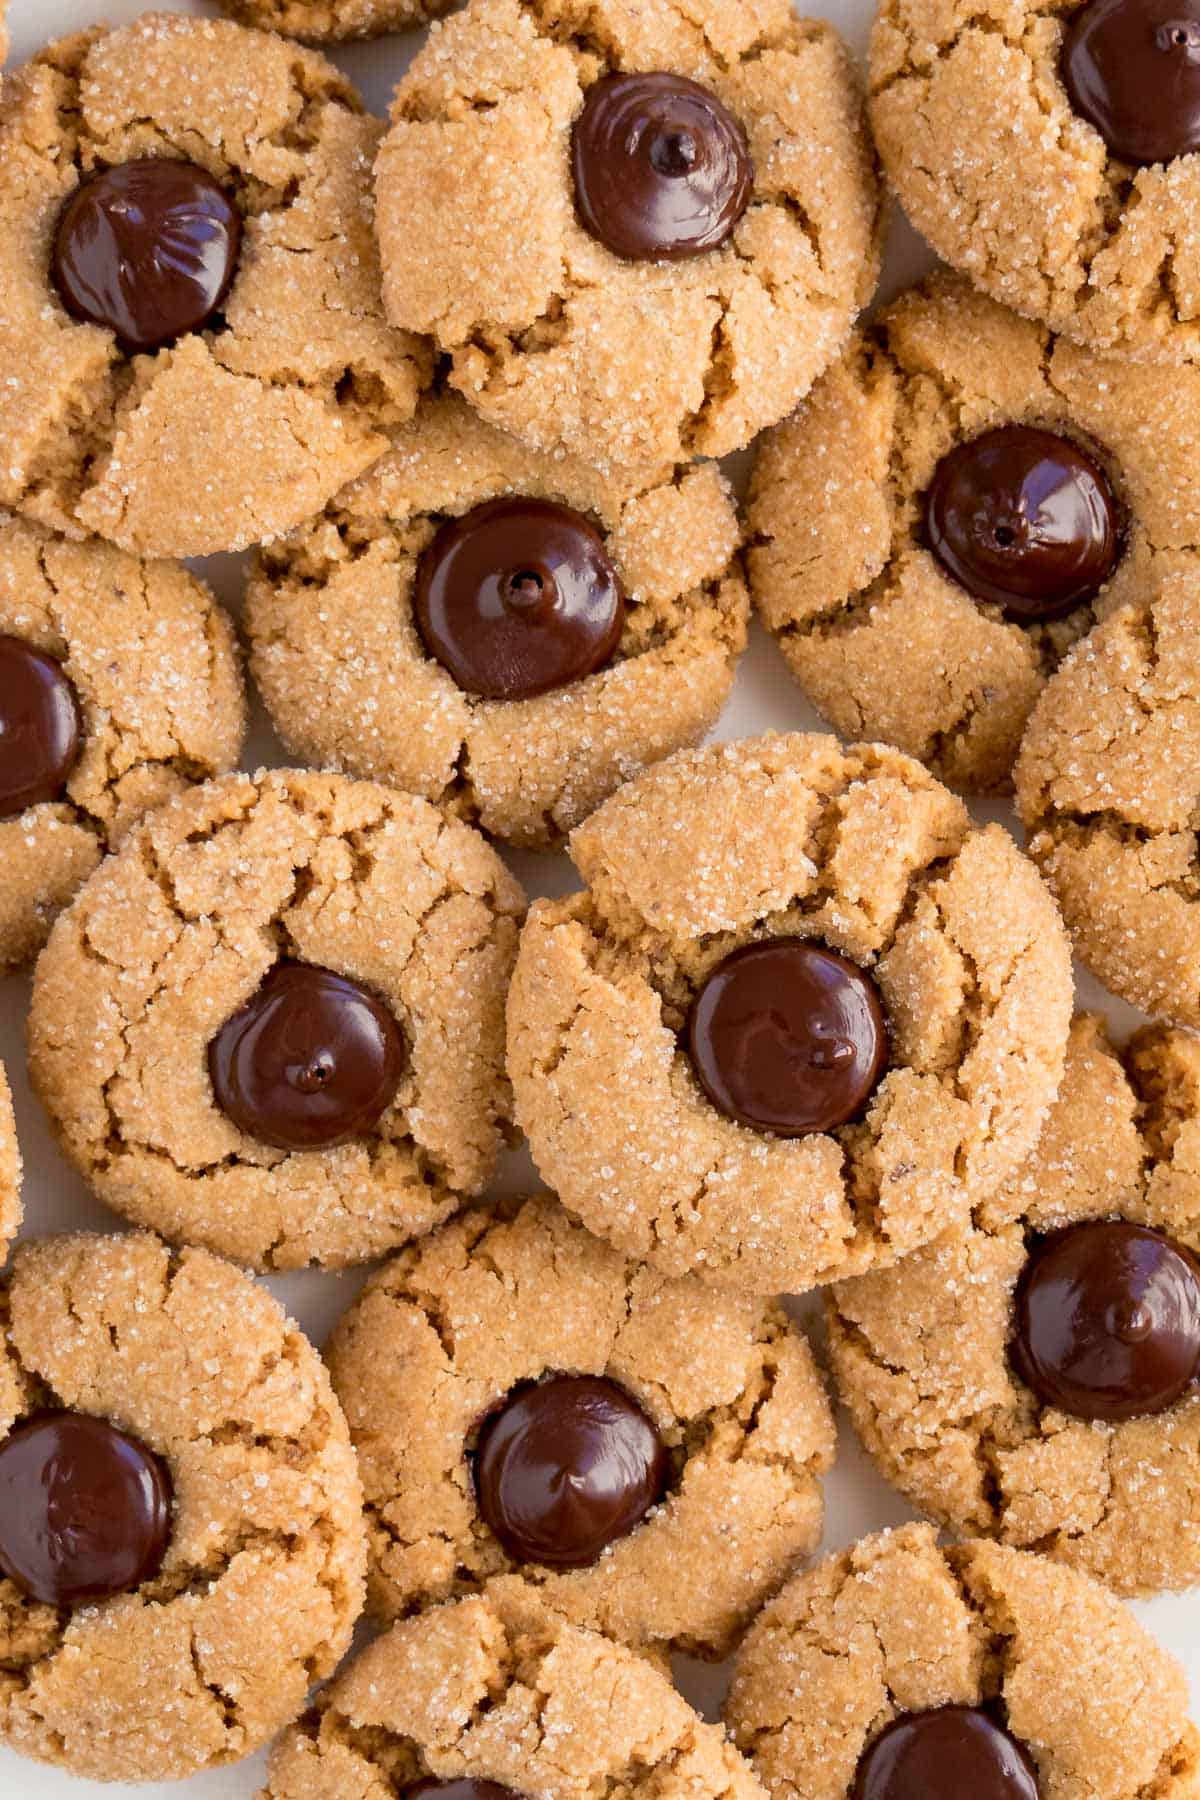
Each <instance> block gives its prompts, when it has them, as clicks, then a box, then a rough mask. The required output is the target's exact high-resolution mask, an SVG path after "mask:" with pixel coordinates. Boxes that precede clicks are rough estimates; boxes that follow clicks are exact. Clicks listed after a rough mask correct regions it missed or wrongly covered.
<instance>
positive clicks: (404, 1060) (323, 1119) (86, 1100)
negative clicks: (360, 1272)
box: [29, 771, 523, 1269]
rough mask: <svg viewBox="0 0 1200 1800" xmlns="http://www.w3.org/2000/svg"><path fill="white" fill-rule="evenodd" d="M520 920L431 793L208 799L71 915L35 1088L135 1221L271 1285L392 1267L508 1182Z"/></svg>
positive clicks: (220, 793)
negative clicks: (507, 1065) (497, 1174)
mask: <svg viewBox="0 0 1200 1800" xmlns="http://www.w3.org/2000/svg"><path fill="white" fill-rule="evenodd" d="M522 909H523V897H522V895H521V891H520V889H519V887H518V885H517V883H516V882H515V881H514V880H513V878H512V877H511V876H510V875H509V874H508V872H507V870H506V869H505V868H504V867H503V865H502V864H501V862H500V860H499V858H498V857H497V856H496V854H495V852H494V851H492V850H491V849H490V848H489V847H488V845H487V844H485V843H484V841H483V839H482V838H481V837H480V836H479V835H478V833H476V832H474V831H472V830H471V829H470V828H469V827H468V826H466V825H462V824H460V823H458V822H457V821H456V820H451V819H447V818H446V817H445V816H444V815H443V814H442V813H440V812H439V811H438V810H437V809H436V808H435V807H432V806H430V805H429V804H428V803H427V802H426V801H424V800H418V799H414V798H413V797H412V796H411V795H407V794H398V793H395V792H393V791H391V790H388V789H385V788H380V787H375V786H372V785H369V784H368V783H366V782H350V781H345V780H343V779H342V778H341V777H339V776H336V775H315V774H303V773H299V772H296V771H282V772H279V771H276V772H272V773H260V774H258V775H255V776H249V775H236V776H231V777H228V778H227V779H225V780H223V781H217V782H213V783H210V784H209V785H208V786H206V787H202V788H198V789H195V790H193V791H192V792H191V793H189V794H187V795H185V796H184V797H183V798H182V799H180V800H178V801H176V802H175V803H174V804H173V805H171V806H169V807H166V808H164V809H162V810H161V811H159V812H157V813H155V814H154V815H153V816H152V817H151V818H150V819H148V820H147V821H146V822H145V823H144V824H143V825H141V826H140V827H138V829H137V830H136V831H134V832H132V833H131V834H130V836H129V837H128V838H127V840H126V842H125V844H124V846H123V847H122V849H121V850H120V852H119V853H118V854H117V855H116V856H115V857H113V858H111V859H110V860H109V861H108V862H107V863H106V864H105V865H104V866H103V867H102V868H101V869H100V870H98V871H97V873H96V874H95V875H94V876H93V877H92V878H91V880H90V881H89V882H88V884H87V886H86V887H85V888H84V890H83V892H82V893H81V894H80V896H79V898H78V900H77V901H76V902H75V903H74V905H73V906H72V907H71V908H70V909H69V910H68V911H67V912H66V913H65V914H64V915H63V916H62V918H60V920H59V921H58V924H57V926H56V927H55V930H54V932H53V934H52V936H51V939H50V943H49V945H48V947H47V949H46V951H45V952H44V954H43V956H42V958H41V961H40V962H39V964H38V970H37V975H36V979H35V982H34V993H33V1005H32V1012H31V1016H30V1024H29V1056H30V1070H31V1074H32V1077H33V1081H34V1084H35V1087H36V1089H37V1091H38V1093H39V1094H40V1096H41V1098H42V1100H43V1102H44V1104H45V1105H46V1107H47V1110H48V1111H49V1113H50V1116H51V1118H52V1120H53V1122H54V1124H55V1126H56V1128H57V1130H58V1134H59V1137H60V1140H61V1142H62V1145H63V1148H64V1150H65V1151H66V1154H67V1155H68V1157H69V1158H70V1159H71V1161H72V1162H73V1163H74V1164H75V1166H76V1168H77V1169H78V1170H79V1171H80V1173H81V1174H82V1175H83V1177H84V1179H85V1180H86V1181H87V1182H88V1183H89V1185H90V1186H91V1187H92V1188H93V1189H94V1190H95V1191H96V1193H97V1194H99V1195H100V1197H101V1198H102V1199H103V1200H105V1201H106V1202H107V1203H108V1204H109V1205H110V1206H113V1207H115V1208H116V1210H117V1211H118V1212H121V1213H123V1214H125V1216H126V1217H127V1218H130V1219H132V1220H133V1221H134V1222H135V1223H136V1224H141V1225H150V1226H153V1227H154V1228H155V1229H158V1230H161V1231H162V1232H163V1233H164V1235H166V1236H167V1237H170V1238H172V1239H181V1240H183V1241H185V1242H191V1243H202V1244H205V1245H206V1246H208V1247H209V1248H211V1249H215V1250H219V1251H223V1252H225V1253H227V1254H229V1255H231V1256H233V1257H234V1258H235V1259H236V1260H238V1261H241V1262H245V1263H249V1264H251V1265H253V1266H255V1267H258V1268H275V1269H283V1268H297V1267H301V1266H303V1265H305V1264H307V1263H318V1264H321V1265H323V1266H326V1267H337V1266H341V1265H344V1264H347V1263H354V1262H363V1261H366V1260H367V1259H368V1258H370V1257H374V1256H380V1255H383V1254H384V1253H385V1252H387V1251H389V1250H394V1249H396V1248H397V1247H398V1246H399V1245H400V1244H402V1243H404V1242H406V1241H407V1240H408V1239H409V1238H411V1237H414V1236H416V1235H418V1234H419V1233H421V1232H424V1231H428V1230H429V1229H430V1228H431V1227H432V1226H434V1225H436V1224H438V1223H440V1221H441V1220H443V1219H444V1218H446V1217H447V1216H448V1215H449V1214H450V1213H452V1212H454V1211H455V1210H456V1209H457V1208H458V1207H459V1206H460V1205H461V1204H462V1202H463V1199H464V1198H465V1197H466V1196H468V1195H471V1194H475V1193H478V1192H479V1191H480V1190H481V1189H482V1188H483V1187H484V1185H485V1184H486V1182H487V1181H488V1179H489V1178H490V1176H491V1173H492V1170H493V1168H494V1165H495V1162H496V1158H497V1156H498V1154H499V1151H500V1148H501V1144H502V1139H503V1133H504V1128H505V1121H506V1119H507V1114H508V1088H507V1083H506V1081H505V1079H504V1073H503V1050H504V996H505V989H506V986H507V983H508V977H509V972H510V970H511V967H512V962H513V957H514V955H515V951H516V938H517V920H518V918H519V917H520V914H521V911H522Z"/></svg>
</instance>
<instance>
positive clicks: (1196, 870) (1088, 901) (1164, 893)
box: [1016, 556, 1200, 1026]
mask: <svg viewBox="0 0 1200 1800" xmlns="http://www.w3.org/2000/svg"><path fill="white" fill-rule="evenodd" d="M1198 765H1200V573H1198V571H1197V568H1196V564H1195V559H1194V557H1190V556H1189V557H1187V558H1183V557H1182V556H1179V557H1174V558H1171V559H1164V560H1163V563H1162V564H1161V566H1160V569H1159V571H1158V573H1157V577H1156V579H1155V581H1154V582H1153V584H1151V585H1150V587H1149V591H1148V592H1146V593H1145V594H1144V595H1143V596H1142V597H1141V598H1140V599H1139V600H1137V601H1130V602H1129V603H1128V604H1127V605H1125V606H1122V607H1121V608H1120V610H1119V611H1117V612H1115V613H1113V614H1112V615H1111V616H1110V617H1109V618H1107V619H1105V621H1104V622H1103V623H1102V624H1101V625H1098V626H1097V627H1096V629H1095V630H1094V631H1093V632H1091V634H1090V635H1089V636H1088V637H1086V638H1085V639H1084V640H1083V642H1082V643H1080V644H1078V645H1077V646H1076V647H1075V649H1074V650H1073V651H1072V653H1071V654H1070V656H1068V658H1067V659H1066V661H1065V662H1064V664H1063V666H1062V668H1061V669H1060V670H1059V671H1058V674H1057V675H1056V676H1055V677H1054V679H1053V681H1051V682H1050V684H1049V686H1048V687H1047V688H1046V690H1045V692H1044V693H1043V695H1042V697H1041V700H1040V701H1039V702H1038V705H1037V707H1036V708H1035V709H1034V712H1033V715H1032V717H1031V718H1030V721H1029V728H1028V731H1027V732H1026V735H1025V740H1024V742H1023V744H1022V746H1021V754H1020V757H1019V759H1018V762H1017V767H1016V788H1017V810H1018V812H1019V813H1020V815H1021V818H1022V820H1023V822H1024V824H1025V828H1026V832H1027V834H1028V844H1029V853H1030V855H1031V856H1032V857H1033V859H1034V861H1035V862H1036V863H1037V864H1038V866H1039V868H1040V869H1041V871H1042V874H1043V875H1044V877H1045V879H1046V881H1047V883H1048V884H1049V886H1050V888H1051V890H1052V892H1053V893H1054V895H1055V897H1056V899H1057V900H1058V903H1059V905H1060V906H1061V908H1062V911H1063V917H1064V918H1065V919H1066V922H1067V926H1068V928H1069V930H1070V932H1071V936H1072V938H1073V940H1074V944H1075V949H1076V951H1077V952H1078V954H1079V955H1080V956H1081V957H1082V959H1083V961H1084V962H1085V963H1087V965H1088V967H1089V968H1090V969H1092V970H1093V971H1094V972H1095V973H1096V974H1097V975H1098V976H1099V977H1100V979H1101V981H1103V982H1104V983H1105V984H1106V986H1108V987H1110V988H1112V990H1113V992H1114V993H1117V994H1120V996H1121V997H1122V999H1124V1000H1128V1001H1130V1002H1131V1003H1132V1004H1133V1005H1135V1006H1140V1007H1142V1008H1144V1010H1145V1011H1146V1012H1151V1013H1162V1014H1165V1015H1166V1016H1167V1017H1168V1018H1171V1019H1175V1020H1178V1021H1179V1022H1180V1023H1182V1024H1185V1025H1192V1026H1200V851H1198V849H1197V837H1196V833H1197V827H1198V826H1200V794H1198V790H1197V782H1196V769H1197V766H1198Z"/></svg>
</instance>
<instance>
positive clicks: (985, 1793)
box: [853, 1706, 1038, 1800]
mask: <svg viewBox="0 0 1200 1800" xmlns="http://www.w3.org/2000/svg"><path fill="white" fill-rule="evenodd" d="M939 1795H941V1796H944V1797H945V1800H1038V1779H1037V1770H1036V1768H1035V1767H1034V1764H1033V1759H1032V1758H1031V1756H1030V1755H1029V1752H1028V1751H1027V1750H1026V1749H1025V1747H1024V1745H1023V1744H1021V1743H1019V1742H1018V1741H1017V1739H1016V1738H1014V1737H1012V1736H1010V1734H1009V1733H1008V1732H1007V1731H1006V1730H1005V1729H1004V1727H1003V1725H1001V1724H1000V1722H999V1720H998V1719H995V1718H993V1717H992V1715H991V1714H990V1713H989V1712H987V1711H986V1710H985V1709H984V1708H982V1707H978V1706H942V1707H938V1708H935V1709H934V1710H932V1711H930V1712H917V1713H902V1714H901V1716H900V1717H899V1718H898V1719H895V1720H893V1722H892V1723H891V1724H890V1725H889V1726H887V1727H886V1729H885V1730H883V1731H881V1732H880V1734H879V1736H878V1737H877V1738H876V1739H875V1740H874V1742H873V1743H872V1744H871V1745H870V1746H869V1747H868V1749H867V1751H866V1753H865V1754H864V1755H863V1757H862V1758H861V1760H860V1762H859V1765H858V1773H857V1775H856V1777H855V1782H854V1796H853V1800H935V1797H936V1796H939Z"/></svg>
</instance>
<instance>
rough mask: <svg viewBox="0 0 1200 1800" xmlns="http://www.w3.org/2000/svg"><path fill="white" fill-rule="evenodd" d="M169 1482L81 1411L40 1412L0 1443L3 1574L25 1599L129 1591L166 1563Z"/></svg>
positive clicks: (61, 1601)
mask: <svg viewBox="0 0 1200 1800" xmlns="http://www.w3.org/2000/svg"><path fill="white" fill-rule="evenodd" d="M170 1537H171V1479H170V1476H169V1475H168V1473H167V1470H166V1466H165V1464H163V1463H162V1462H161V1461H160V1460H159V1458H158V1457H157V1456H155V1455H154V1454H153V1453H152V1452H151V1451H150V1450H147V1448H146V1446H145V1445H144V1444H141V1443H139V1442H138V1440H137V1439H136V1438H132V1437H128V1436H126V1434H125V1433H124V1432H123V1431H118V1430H117V1428H116V1426H115V1425H110V1424H109V1423H108V1422H107V1420H105V1419H94V1418H91V1417H90V1416H89V1415H88V1414H86V1413H76V1412H46V1413H40V1414H38V1415H37V1416H36V1417H35V1418H32V1419H30V1420H29V1421H28V1422H27V1423H26V1424H24V1425H18V1426H17V1428H16V1430H15V1431H13V1432H10V1434H9V1436H8V1437H6V1438H5V1439H4V1441H3V1443H0V1570H3V1572H4V1574H5V1575H7V1576H8V1578H9V1579H10V1581H14V1582H15V1583H16V1585H17V1586H18V1587H19V1588H20V1589H21V1591H22V1592H23V1593H25V1594H27V1595H28V1596H29V1598H30V1599H31V1600H37V1601H40V1602H41V1604H42V1605H44V1606H58V1607H74V1606H82V1605H84V1604H85V1603H86V1602H88V1601H96V1600H107V1599H110V1598H111V1597H112V1596H113V1595H114V1594H124V1593H128V1591H129V1590H130V1589H131V1588H135V1587H139V1586H140V1585H141V1583H142V1582H143V1581H149V1580H150V1579H151V1578H152V1577H153V1576H154V1575H156V1574H157V1573H158V1571H159V1569H160V1567H161V1566H162V1560H163V1557H164V1556H165V1555H166V1553H167V1546H168V1544H169V1542H170Z"/></svg>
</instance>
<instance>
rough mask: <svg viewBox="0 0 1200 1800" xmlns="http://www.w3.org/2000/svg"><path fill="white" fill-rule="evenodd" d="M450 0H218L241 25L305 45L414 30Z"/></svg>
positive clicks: (332, 42)
mask: <svg viewBox="0 0 1200 1800" xmlns="http://www.w3.org/2000/svg"><path fill="white" fill-rule="evenodd" d="M452 3H453V0H220V4H221V8H222V11H224V12H226V13H228V14H229V17H230V18H231V19H236V20H237V21H238V22H239V24H242V25H257V26H258V27H260V29H261V30H263V31H281V32H283V34H284V36H285V37H294V38H301V39H303V40H304V41H305V42H306V43H310V44H336V43H340V42H342V41H343V40H344V39H346V38H364V37H380V36H382V35H383V33H384V32H386V31H413V30H415V29H416V27H417V26H418V25H427V24H428V23H429V21H430V19H432V18H435V17H436V16H437V14H438V13H441V12H445V11H446V10H447V9H448V7H449V6H450V5H451V4H452Z"/></svg>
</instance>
